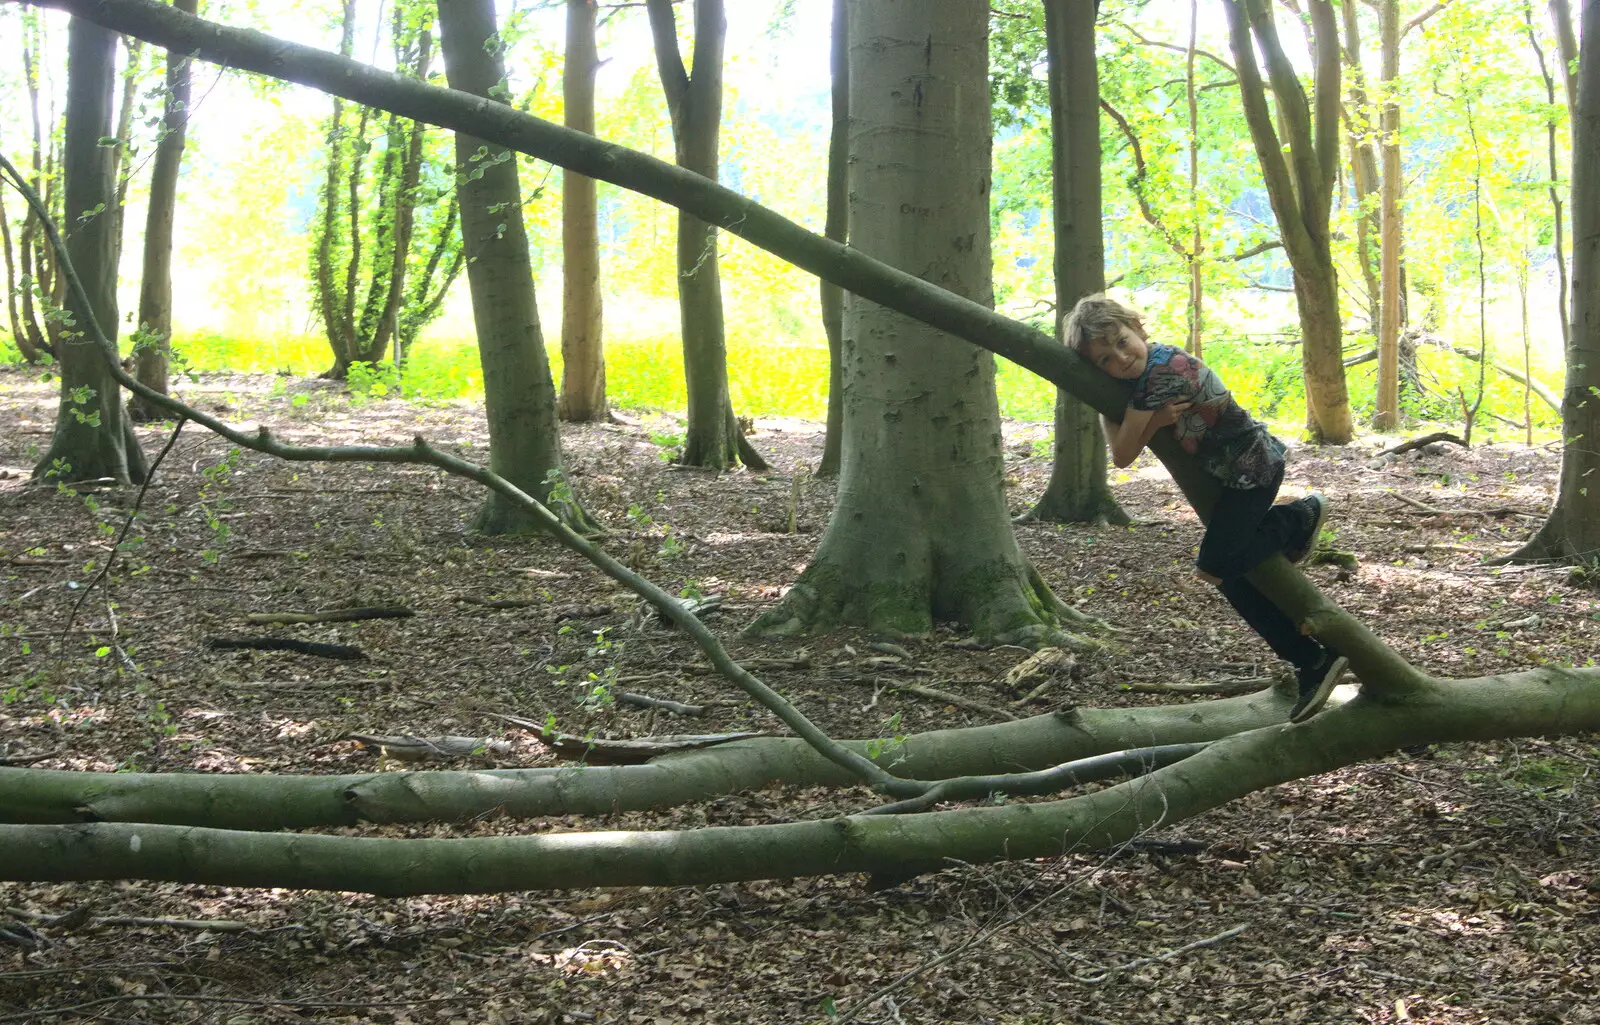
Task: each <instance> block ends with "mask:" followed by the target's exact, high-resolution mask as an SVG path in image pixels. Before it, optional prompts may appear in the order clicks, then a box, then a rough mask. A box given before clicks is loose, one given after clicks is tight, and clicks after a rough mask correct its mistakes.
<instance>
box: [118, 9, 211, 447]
mask: <svg viewBox="0 0 1600 1025" xmlns="http://www.w3.org/2000/svg"><path fill="white" fill-rule="evenodd" d="M197 4H198V0H173V6H174V7H176V8H177V9H178V10H180V11H183V12H184V13H186V14H193V13H195V10H196V7H197ZM164 107H165V110H164V112H163V115H162V119H161V135H160V138H158V139H157V140H156V155H155V163H154V166H153V167H152V168H151V170H150V202H149V206H148V208H147V210H146V213H145V222H144V268H143V272H142V274H141V276H140V283H139V330H138V338H139V342H138V344H137V345H136V346H135V347H134V360H135V376H137V377H138V378H139V380H140V381H141V382H143V383H144V384H145V385H147V386H149V387H151V388H154V389H155V390H156V391H158V392H161V393H162V394H163V395H165V394H166V393H167V369H168V363H169V360H170V356H171V351H172V350H171V342H172V222H173V217H174V214H175V212H176V211H177V207H178V170H179V168H180V167H181V166H182V164H183V147H184V140H185V138H186V135H187V132H188V127H189V57H188V56H187V55H185V54H181V53H173V52H172V51H171V50H168V51H167V94H166V101H165V104H164ZM128 415H129V416H131V417H132V418H133V419H134V420H154V419H156V418H158V417H159V416H160V415H161V413H160V411H158V410H157V409H156V408H155V407H154V406H152V405H150V404H149V403H147V402H145V401H144V400H143V399H141V398H140V397H139V396H137V395H135V396H133V397H132V398H130V399H129V400H128Z"/></svg>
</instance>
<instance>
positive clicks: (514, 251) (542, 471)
mask: <svg viewBox="0 0 1600 1025" xmlns="http://www.w3.org/2000/svg"><path fill="white" fill-rule="evenodd" d="M439 36H440V49H441V50H442V51H443V54H444V67H445V74H446V75H447V76H448V77H449V80H450V86H451V88H453V89H459V90H461V91H462V92H466V93H471V94H473V95H475V96H479V97H484V99H483V100H482V101H481V102H486V103H489V102H493V103H501V102H504V100H505V98H506V97H505V95H504V92H503V90H504V82H505V66H504V63H503V62H502V59H501V49H500V36H499V32H498V29H497V27H496V24H495V14H494V0H441V2H440V3H439ZM496 88H499V89H500V90H501V94H500V98H498V99H491V98H490V97H493V96H494V95H495V94H494V93H493V92H491V90H495V89H496ZM456 175H457V186H456V196H457V201H458V202H459V203H460V207H461V240H462V251H463V252H464V253H465V254H466V258H467V284H468V286H469V287H470V288H471V291H472V321H473V324H474V326H475V327H476V328H477V335H478V358H479V361H480V362H481V363H482V365H483V399H484V409H485V413H486V415H487V417H488V421H489V469H490V470H491V471H493V472H494V473H497V474H499V475H500V476H501V477H504V478H505V479H506V480H508V481H510V482H511V483H512V484H514V485H516V486H517V488H519V489H520V490H521V491H523V492H524V493H526V494H528V495H532V496H533V497H534V498H536V499H538V500H539V501H540V502H542V503H544V504H545V505H547V506H550V507H551V508H552V509H554V510H556V511H558V512H559V513H560V515H562V517H563V518H564V519H566V520H568V522H569V523H571V524H573V525H575V526H578V527H581V528H583V529H585V530H589V529H592V528H593V525H592V524H590V523H588V521H587V517H586V516H584V514H583V511H582V508H581V507H580V506H579V505H578V504H577V500H576V498H575V497H573V495H572V489H571V488H570V486H562V487H561V489H560V491H559V493H558V494H557V497H556V498H554V499H552V488H553V487H554V483H553V482H552V481H551V480H548V479H547V477H548V475H549V474H550V473H551V471H559V470H560V469H561V431H560V424H559V423H558V422H557V418H556V390H555V382H554V381H553V380H552V379H551V376H550V360H549V358H548V357H547V356H546V354H545V349H544V331H543V329H542V328H541V327H540V324H539V306H538V302H537V299H536V297H535V295H534V286H533V263H532V260H531V259H530V257H529V255H528V236H527V232H526V229H525V228H524V227H523V220H522V185H521V183H520V182H519V181H518V179H517V157H516V154H515V153H512V152H511V151H510V150H509V149H507V148H506V147H504V146H502V145H499V144H498V143H489V142H487V141H485V140H483V139H480V138H478V137H477V136H474V135H470V134H467V133H464V132H457V133H456ZM538 526H539V524H538V523H537V522H536V520H535V518H534V517H533V516H531V515H530V514H529V513H528V511H527V510H526V509H524V508H522V507H521V506H519V505H516V504H514V503H511V502H507V501H506V499H505V498H504V497H503V496H501V495H500V494H498V493H496V492H490V494H489V497H488V499H486V500H485V502H484V504H483V507H482V508H481V509H479V510H478V515H477V518H476V519H475V520H474V521H473V527H474V529H476V530H479V531H482V532H483V533H485V534H508V533H515V532H521V531H531V530H535V529H538Z"/></svg>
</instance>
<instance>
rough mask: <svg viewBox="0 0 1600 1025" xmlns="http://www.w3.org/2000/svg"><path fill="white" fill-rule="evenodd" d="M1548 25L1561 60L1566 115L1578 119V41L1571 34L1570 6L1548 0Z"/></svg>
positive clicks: (1572, 119)
mask: <svg viewBox="0 0 1600 1025" xmlns="http://www.w3.org/2000/svg"><path fill="white" fill-rule="evenodd" d="M1585 13H1587V12H1585ZM1550 23H1551V25H1552V26H1554V28H1555V30H1556V53H1557V55H1558V56H1559V57H1560V58H1561V81H1562V82H1564V83H1566V87H1567V115H1568V118H1569V120H1570V121H1571V122H1573V123H1576V122H1577V119H1578V39H1577V36H1575V35H1574V34H1573V32H1572V5H1571V4H1569V3H1568V2H1567V0H1550Z"/></svg>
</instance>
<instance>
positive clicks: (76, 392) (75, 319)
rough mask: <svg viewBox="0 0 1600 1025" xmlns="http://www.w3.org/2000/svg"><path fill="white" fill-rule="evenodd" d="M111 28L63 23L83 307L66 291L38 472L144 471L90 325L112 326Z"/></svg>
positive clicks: (123, 477)
mask: <svg viewBox="0 0 1600 1025" xmlns="http://www.w3.org/2000/svg"><path fill="white" fill-rule="evenodd" d="M116 46H117V37H116V36H115V35H113V34H112V33H111V32H109V31H107V30H106V29H104V28H101V27H100V26H99V25H96V24H94V23H92V22H89V21H85V20H83V19H82V18H73V19H72V21H71V22H70V23H69V24H68V26H67V112H66V144H65V147H66V148H65V159H64V161H63V163H64V166H65V170H66V178H67V180H66V207H65V209H66V212H67V214H68V217H67V220H68V223H69V224H70V234H68V236H67V253H68V256H69V258H70V259H71V260H72V264H73V266H74V267H75V268H76V269H77V272H78V277H79V278H81V279H82V281H83V285H84V289H85V291H87V292H88V294H89V300H90V306H89V307H88V308H84V307H83V306H82V305H80V304H79V302H78V300H77V299H76V297H75V296H73V295H71V294H69V296H68V300H67V303H66V309H67V312H68V313H69V314H70V315H71V317H72V324H71V325H70V326H69V328H68V332H70V334H68V333H67V332H63V335H62V341H61V344H60V346H59V348H58V351H57V356H58V358H59V359H60V362H61V404H60V408H59V410H58V412H57V414H56V429H55V435H54V436H53V437H52V438H51V440H50V449H49V451H48V452H46V453H45V455H44V458H42V459H40V460H39V463H38V465H37V466H35V467H34V469H33V475H34V477H35V479H39V480H52V481H83V480H98V479H110V480H114V481H116V482H117V483H118V484H124V485H125V484H138V483H140V482H142V481H143V480H144V476H145V459H144V453H143V452H142V451H141V450H140V448H139V442H138V439H137V438H135V437H134V435H133V428H132V425H131V424H130V423H128V421H127V420H126V419H125V418H124V417H123V414H122V403H121V401H120V395H119V393H118V388H117V382H116V379H115V378H113V377H112V376H111V371H110V369H109V368H108V367H107V366H106V361H105V357H104V356H103V355H102V353H101V352H100V347H99V345H98V344H97V343H96V342H95V341H94V340H93V339H94V335H93V334H92V332H90V331H89V328H88V324H89V321H90V319H91V318H93V320H94V321H95V322H96V323H97V324H99V325H100V330H101V331H103V332H104V333H105V334H106V335H107V337H109V338H111V339H113V340H114V339H115V338H116V332H117V267H116V262H115V255H116V238H115V234H116V223H117V222H116V217H115V216H114V211H113V208H112V203H114V202H115V201H116V179H115V176H114V174H113V170H112V158H111V149H110V148H109V147H106V146H102V145H100V140H101V139H103V138H105V137H106V136H108V135H110V134H111V96H112V91H113V89H114V87H115V84H116V76H115V75H114V74H113V71H112V68H113V63H114V60H115V57H116Z"/></svg>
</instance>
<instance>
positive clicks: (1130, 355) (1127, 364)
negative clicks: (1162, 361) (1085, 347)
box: [1089, 324, 1150, 381]
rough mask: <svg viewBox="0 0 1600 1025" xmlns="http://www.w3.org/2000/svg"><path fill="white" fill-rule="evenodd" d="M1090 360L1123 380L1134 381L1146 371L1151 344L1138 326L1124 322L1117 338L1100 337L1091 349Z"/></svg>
mask: <svg viewBox="0 0 1600 1025" xmlns="http://www.w3.org/2000/svg"><path fill="white" fill-rule="evenodd" d="M1090 351H1091V353H1092V355H1091V356H1090V359H1089V362H1091V363H1093V364H1094V365H1095V366H1096V367H1098V368H1099V369H1101V370H1103V371H1105V372H1106V373H1107V374H1110V375H1111V376H1112V377H1115V378H1117V379H1118V380H1122V381H1132V380H1135V379H1137V378H1138V376H1139V375H1140V374H1142V373H1144V367H1145V364H1146V363H1147V362H1149V359H1150V346H1149V344H1148V343H1146V342H1145V340H1144V337H1143V335H1142V334H1141V333H1140V332H1139V330H1137V329H1136V328H1134V327H1132V326H1130V325H1128V324H1123V325H1122V326H1121V330H1120V331H1119V332H1118V334H1117V335H1116V337H1115V338H1098V339H1096V340H1095V342H1094V346H1093V347H1092V349H1091V350H1090Z"/></svg>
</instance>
